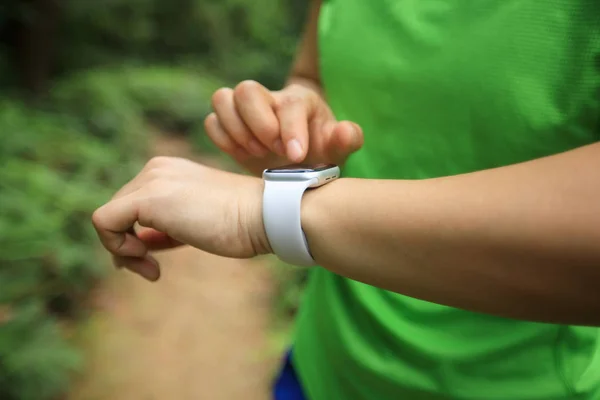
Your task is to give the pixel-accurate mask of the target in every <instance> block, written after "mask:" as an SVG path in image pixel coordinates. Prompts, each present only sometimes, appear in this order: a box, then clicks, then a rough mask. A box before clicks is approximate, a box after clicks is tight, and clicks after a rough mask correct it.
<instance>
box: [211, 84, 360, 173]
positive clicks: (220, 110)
mask: <svg viewBox="0 0 600 400" xmlns="http://www.w3.org/2000/svg"><path fill="white" fill-rule="evenodd" d="M212 104H213V109H214V112H213V113H211V114H210V115H208V117H207V118H206V120H205V128H206V132H207V134H208V136H209V137H210V138H211V139H212V141H213V142H214V143H215V144H216V145H217V146H218V147H219V148H220V149H221V150H223V151H224V152H226V153H227V154H229V155H231V156H232V157H233V158H234V159H235V160H237V161H238V162H239V163H240V164H242V165H243V166H245V167H246V168H247V169H249V170H251V171H253V172H260V171H262V169H265V168H270V167H274V166H277V165H281V164H286V163H289V162H294V163H297V162H307V163H321V162H331V163H336V164H343V162H344V161H345V159H346V158H347V157H348V156H349V155H350V154H351V153H353V152H355V151H356V150H358V149H360V148H361V146H362V145H363V133H362V130H361V128H360V127H359V126H358V125H357V124H355V123H353V122H349V121H337V120H336V119H335V117H334V115H333V113H332V112H331V109H330V108H329V106H328V105H327V103H326V102H325V101H324V100H323V98H322V97H321V95H320V93H319V91H318V88H316V87H315V86H313V85H310V84H291V85H289V86H287V87H285V88H284V89H283V90H280V91H269V90H268V89H267V88H265V87H264V86H262V85H261V84H259V83H257V82H254V81H244V82H242V83H240V84H239V85H238V86H237V87H236V88H235V89H230V88H222V89H219V90H217V91H216V92H215V93H214V95H213V97H212Z"/></svg>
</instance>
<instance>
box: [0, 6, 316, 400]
mask: <svg viewBox="0 0 600 400" xmlns="http://www.w3.org/2000/svg"><path fill="white" fill-rule="evenodd" d="M305 8H306V2H305V1H304V0H285V1H281V0H254V1H251V2H250V1H245V0H220V1H216V0H172V1H158V0H104V1H101V2H100V1H79V0H65V1H57V0H29V1H22V0H4V1H3V2H2V3H1V4H0V132H1V133H2V135H1V136H0V398H1V399H3V400H16V399H19V400H50V399H55V398H59V397H60V396H62V395H63V394H64V393H65V391H66V390H67V389H68V386H69V382H70V377H71V374H72V373H73V372H74V371H76V370H77V369H78V368H80V367H81V365H82V363H83V362H84V360H83V359H82V356H81V354H80V353H79V351H78V350H77V347H76V346H74V345H73V344H72V342H71V333H72V331H73V326H76V324H77V322H78V321H79V319H80V318H84V317H85V316H86V315H87V314H86V313H87V311H88V306H87V299H88V296H89V294H90V291H91V290H92V289H93V288H94V287H95V285H96V284H97V282H98V281H99V280H101V279H102V278H103V276H104V268H103V266H104V265H105V261H106V260H104V259H103V258H102V257H101V256H99V255H98V251H97V243H96V242H97V241H96V238H95V233H94V232H93V228H92V226H91V223H90V215H91V212H92V211H93V210H94V209H95V208H96V207H97V206H99V205H100V203H102V201H103V200H104V199H106V198H107V197H109V196H110V194H111V193H112V192H114V190H115V189H116V188H118V187H119V186H120V185H122V184H123V183H125V180H126V179H128V177H130V176H131V175H133V174H135V173H136V172H137V171H138V170H139V168H140V167H141V165H142V163H143V162H144V159H145V157H146V154H147V153H146V152H147V149H146V146H144V145H143V143H146V142H147V140H146V136H147V132H148V130H149V129H150V127H154V128H156V127H157V128H159V129H161V130H163V131H165V132H170V133H175V134H185V135H187V136H188V137H189V138H190V140H191V142H192V143H193V144H194V145H195V146H196V148H197V150H198V151H202V152H212V151H214V150H215V148H214V147H213V146H212V144H211V142H210V141H209V140H208V139H207V138H206V136H205V135H204V131H203V119H204V116H205V115H206V114H207V113H208V112H209V110H210V96H211V94H212V92H213V91H214V90H215V89H216V88H218V87H220V86H223V85H233V84H235V82H238V81H240V80H243V79H255V80H257V81H259V82H261V83H263V84H264V85H266V86H267V87H270V88H277V87H279V86H280V85H281V84H282V82H283V80H284V79H285V76H286V75H287V71H288V69H289V63H290V60H291V56H292V53H293V51H294V46H295V41H296V40H297V37H298V32H299V30H300V28H301V24H302V21H303V19H304V12H305ZM284 281H286V282H291V283H289V284H288V286H289V287H282V289H281V290H282V293H283V294H284V296H283V299H284V301H283V303H282V304H284V307H287V306H286V305H289V308H290V309H293V307H294V304H295V303H296V302H297V299H298V291H299V287H300V285H301V283H300V281H295V280H290V279H288V278H287V277H286V278H285V279H284Z"/></svg>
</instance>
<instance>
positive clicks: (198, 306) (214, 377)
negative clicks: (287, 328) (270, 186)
mask: <svg viewBox="0 0 600 400" xmlns="http://www.w3.org/2000/svg"><path fill="white" fill-rule="evenodd" d="M153 148H154V149H155V154H157V155H176V156H182V157H188V158H194V156H193V154H192V153H191V151H190V149H189V146H188V145H187V143H186V142H185V140H180V139H176V138H164V137H163V138H161V137H159V138H157V139H156V142H155V143H154V145H153ZM202 161H203V162H205V163H207V164H213V165H214V164H218V160H216V159H209V158H204V157H203V158H202ZM157 259H158V260H159V262H161V264H162V266H163V276H162V279H161V280H160V281H159V282H157V283H154V284H152V283H148V282H145V281H143V280H142V279H140V278H139V277H137V276H134V275H133V274H131V273H129V272H127V271H119V272H115V273H114V274H113V276H111V277H110V279H109V280H108V281H107V282H106V284H104V285H103V287H102V288H101V289H100V290H99V293H98V297H97V299H98V300H97V302H98V311H97V312H96V313H95V316H94V319H93V320H92V322H91V323H90V326H89V328H88V331H87V332H86V334H85V337H86V338H87V339H86V341H87V343H86V348H87V349H88V353H89V354H88V360H87V362H88V368H87V369H86V371H85V373H84V378H83V379H82V380H81V382H79V383H78V384H77V385H76V387H75V388H74V390H73V393H72V395H71V396H70V397H69V400H96V399H98V400H100V399H102V400H104V399H111V400H154V399H161V400H166V399H168V400H171V399H173V400H188V399H190V400H191V399H194V400H196V399H201V400H237V399H244V400H268V399H270V392H269V385H270V383H271V379H272V376H273V374H274V372H275V370H276V367H277V365H278V362H279V357H280V353H279V351H278V350H280V349H278V348H277V346H276V345H274V342H273V341H271V339H272V337H271V336H270V335H269V333H268V331H269V324H270V323H271V315H272V311H271V310H272V307H271V302H272V294H273V288H274V282H273V278H272V275H271V274H270V272H269V270H268V266H267V264H268V263H269V262H270V261H271V259H269V258H266V259H257V260H233V259H226V258H221V257H216V256H212V255H209V254H206V253H204V252H201V251H198V250H195V249H191V248H185V249H178V250H175V251H171V252H165V253H162V254H158V255H157Z"/></svg>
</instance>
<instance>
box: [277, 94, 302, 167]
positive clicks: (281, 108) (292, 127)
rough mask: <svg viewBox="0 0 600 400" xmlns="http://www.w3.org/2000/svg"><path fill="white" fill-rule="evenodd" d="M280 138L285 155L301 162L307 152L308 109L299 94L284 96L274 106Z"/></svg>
mask: <svg viewBox="0 0 600 400" xmlns="http://www.w3.org/2000/svg"><path fill="white" fill-rule="evenodd" d="M276 113H277V117H278V118H279V129H280V132H281V140H282V142H283V145H284V147H285V153H286V156H287V157H288V158H289V159H290V160H291V161H293V162H296V163H298V162H302V161H303V160H304V158H305V157H306V154H307V153H308V145H309V135H308V117H309V113H308V109H307V105H306V102H305V100H304V99H303V98H302V97H299V96H295V95H292V96H286V97H283V98H282V99H281V102H280V103H279V104H278V105H277V107H276Z"/></svg>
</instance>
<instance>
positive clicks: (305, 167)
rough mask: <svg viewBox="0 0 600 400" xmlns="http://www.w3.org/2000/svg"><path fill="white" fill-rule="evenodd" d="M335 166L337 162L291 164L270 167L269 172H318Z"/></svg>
mask: <svg viewBox="0 0 600 400" xmlns="http://www.w3.org/2000/svg"><path fill="white" fill-rule="evenodd" d="M333 167H335V164H290V165H284V166H282V167H277V168H272V169H268V170H267V172H288V173H289V172H318V171H324V170H326V169H329V168H333Z"/></svg>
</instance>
